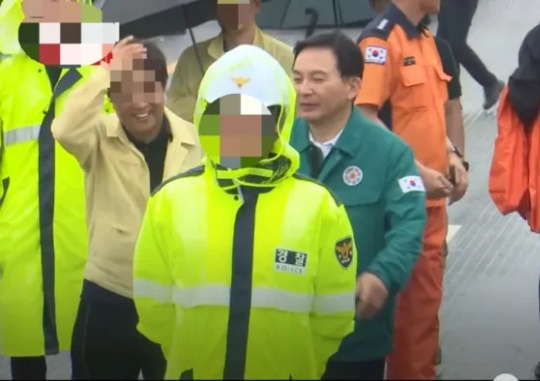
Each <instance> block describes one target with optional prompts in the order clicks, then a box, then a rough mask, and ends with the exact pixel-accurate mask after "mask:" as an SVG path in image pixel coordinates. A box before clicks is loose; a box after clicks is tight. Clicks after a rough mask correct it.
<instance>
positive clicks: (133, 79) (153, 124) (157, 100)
mask: <svg viewBox="0 0 540 381" xmlns="http://www.w3.org/2000/svg"><path fill="white" fill-rule="evenodd" d="M110 98H111V101H112V102H113V104H114V107H115V109H116V113H117V115H118V118H119V119H120V122H121V123H122V125H123V126H124V127H125V128H126V129H127V130H128V131H129V132H130V133H131V134H132V135H134V136H135V137H136V138H140V139H141V140H143V139H144V137H146V136H152V135H155V134H157V132H159V129H160V128H161V124H162V121H163V113H164V109H165V89H164V86H163V85H162V84H161V82H159V81H158V80H156V76H155V72H154V71H151V70H144V67H143V61H142V59H125V60H124V61H122V68H121V69H120V70H115V71H112V72H111V88H110Z"/></svg>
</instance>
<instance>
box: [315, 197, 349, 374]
mask: <svg viewBox="0 0 540 381" xmlns="http://www.w3.org/2000/svg"><path fill="white" fill-rule="evenodd" d="M319 247H320V252H319V258H318V259H319V260H318V264H317V277H316V283H315V299H314V302H313V306H312V311H311V327H312V330H313V346H314V350H315V354H316V357H317V370H318V379H320V378H321V376H322V374H323V373H324V370H325V367H326V363H327V361H328V359H329V358H330V356H332V355H333V354H334V353H336V352H337V350H338V348H339V345H340V344H341V341H342V340H343V338H344V337H345V336H347V335H348V334H350V333H351V332H352V331H353V329H354V314H355V291H356V271H357V257H358V256H357V253H356V247H355V243H354V237H353V231H352V228H351V225H350V222H349V218H348V217H347V213H346V211H345V207H344V206H343V205H338V204H337V202H336V200H335V199H334V198H333V197H332V196H331V195H330V194H328V200H327V202H326V206H325V208H324V210H323V211H322V216H321V225H320V245H319Z"/></svg>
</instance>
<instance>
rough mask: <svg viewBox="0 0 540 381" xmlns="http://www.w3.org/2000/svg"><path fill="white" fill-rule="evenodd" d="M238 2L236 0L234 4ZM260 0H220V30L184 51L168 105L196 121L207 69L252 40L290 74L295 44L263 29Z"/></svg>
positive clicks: (251, 43) (179, 113)
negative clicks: (200, 91) (260, 22)
mask: <svg viewBox="0 0 540 381" xmlns="http://www.w3.org/2000/svg"><path fill="white" fill-rule="evenodd" d="M234 3H236V4H234ZM260 7H261V0H247V1H246V0H217V19H218V22H219V25H220V27H221V33H220V34H219V35H217V36H216V37H213V38H210V39H208V40H206V41H202V42H199V43H197V44H195V45H192V46H190V47H188V48H187V49H186V50H184V51H183V52H182V55H181V56H180V59H179V60H178V62H177V64H176V69H175V70H174V74H173V78H172V82H171V87H170V88H169V91H168V93H167V97H168V99H167V107H169V108H170V109H171V110H172V111H173V112H174V113H176V114H177V115H178V116H180V117H181V118H183V119H185V120H188V121H190V122H191V121H193V111H194V110H195V100H196V98H197V93H198V90H199V84H200V83H201V80H202V78H203V75H204V73H205V72H206V69H208V67H209V66H210V65H211V64H212V63H214V62H215V61H216V60H217V59H218V58H219V57H221V56H222V55H223V54H224V53H225V52H226V51H228V50H231V49H233V48H235V47H236V46H238V45H242V44H250V45H255V46H258V47H261V48H263V49H264V50H266V51H267V52H268V53H269V54H270V55H271V56H273V57H274V58H275V59H276V60H277V61H278V62H279V63H280V64H281V66H282V67H283V68H284V69H285V72H287V73H289V74H291V72H292V65H293V53H292V47H290V46H289V45H287V44H285V43H284V42H282V41H279V40H278V39H276V38H274V37H272V36H270V35H268V34H266V33H263V32H262V31H261V29H259V28H258V27H257V23H256V20H255V18H256V16H257V13H258V12H259V10H260Z"/></svg>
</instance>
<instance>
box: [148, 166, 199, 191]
mask: <svg viewBox="0 0 540 381" xmlns="http://www.w3.org/2000/svg"><path fill="white" fill-rule="evenodd" d="M203 173H204V165H200V166H198V167H195V168H192V169H190V170H187V171H185V172H181V173H179V174H177V175H175V176H172V177H169V178H168V179H167V180H165V181H164V182H162V183H161V184H160V185H159V186H158V187H157V188H156V189H154V191H153V192H152V196H154V195H155V194H156V193H157V192H159V191H160V190H161V189H162V188H163V187H164V186H165V185H167V184H169V183H170V182H173V181H175V180H178V179H183V178H185V177H195V176H200V175H202V174H203ZM152 196H151V197H152Z"/></svg>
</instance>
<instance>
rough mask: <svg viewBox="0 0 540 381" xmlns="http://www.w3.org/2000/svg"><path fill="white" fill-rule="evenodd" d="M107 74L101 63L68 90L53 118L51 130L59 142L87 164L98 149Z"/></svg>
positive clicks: (108, 82)
mask: <svg viewBox="0 0 540 381" xmlns="http://www.w3.org/2000/svg"><path fill="white" fill-rule="evenodd" d="M109 85H110V75H109V72H108V71H107V70H105V69H104V68H102V67H96V69H95V71H94V72H93V73H92V74H91V75H90V77H88V78H87V79H84V80H82V82H81V83H79V84H77V85H76V86H75V87H74V88H73V89H72V90H71V91H70V93H69V94H68V96H67V99H66V102H65V104H64V107H63V108H62V111H61V112H60V114H59V115H57V116H56V118H55V119H54V121H53V123H52V126H51V131H52V134H53V136H54V138H55V139H56V140H57V141H58V143H59V144H60V145H61V146H62V147H64V148H65V149H66V151H68V152H69V153H71V154H72V155H73V156H75V157H76V158H77V160H78V161H79V163H80V164H81V166H83V167H86V166H87V165H88V163H89V162H90V161H91V158H92V157H93V155H94V153H95V152H96V151H97V148H98V144H99V138H98V129H97V126H98V125H99V123H100V119H101V118H102V117H103V108H104V102H105V99H106V94H107V90H108V88H109Z"/></svg>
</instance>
